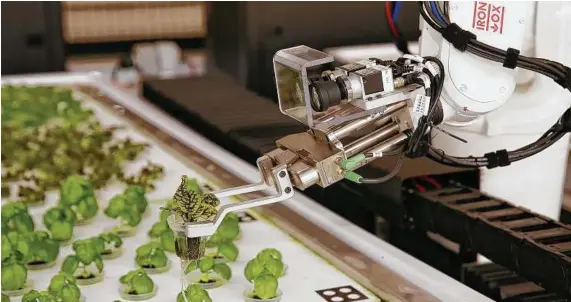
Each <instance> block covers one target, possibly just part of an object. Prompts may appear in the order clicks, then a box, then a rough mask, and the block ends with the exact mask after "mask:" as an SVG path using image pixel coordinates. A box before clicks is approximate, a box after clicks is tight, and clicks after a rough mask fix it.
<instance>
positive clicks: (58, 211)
mask: <svg viewBox="0 0 571 302" xmlns="http://www.w3.org/2000/svg"><path fill="white" fill-rule="evenodd" d="M75 220H76V216H75V213H74V212H73V211H72V210H71V209H70V208H68V207H65V206H62V205H58V206H55V207H53V208H51V209H49V210H48V211H47V212H46V213H45V214H44V225H45V226H46V227H47V228H48V230H49V231H50V233H51V234H52V238H53V239H54V240H56V241H67V240H70V239H71V237H73V226H74V225H75Z"/></svg>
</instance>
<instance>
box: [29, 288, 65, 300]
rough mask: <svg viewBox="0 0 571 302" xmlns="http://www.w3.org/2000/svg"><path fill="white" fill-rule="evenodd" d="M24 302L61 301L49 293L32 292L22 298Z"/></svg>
mask: <svg viewBox="0 0 571 302" xmlns="http://www.w3.org/2000/svg"><path fill="white" fill-rule="evenodd" d="M22 302H59V300H58V299H57V298H56V297H55V296H54V295H53V294H52V293H50V292H48V291H43V292H39V291H37V290H31V291H29V292H27V293H25V294H24V296H22Z"/></svg>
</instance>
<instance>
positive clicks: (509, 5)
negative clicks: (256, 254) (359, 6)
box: [171, 1, 571, 238]
mask: <svg viewBox="0 0 571 302" xmlns="http://www.w3.org/2000/svg"><path fill="white" fill-rule="evenodd" d="M419 7H420V11H421V15H422V22H421V27H422V36H421V53H422V56H421V55H404V56H402V57H401V58H399V59H397V60H395V61H393V60H383V59H378V58H372V59H366V60H360V61H357V62H354V63H350V64H346V65H342V66H335V65H334V59H333V57H332V56H330V55H328V54H326V53H324V52H321V51H318V50H315V49H311V48H309V47H307V46H296V47H292V48H288V49H283V50H280V51H278V52H277V53H276V55H275V56H274V72H275V77H276V86H277V91H278V99H279V107H280V110H281V112H282V113H283V114H285V115H287V116H289V117H291V118H293V119H295V120H297V121H299V122H301V123H304V124H305V125H307V126H308V128H309V130H308V131H307V132H304V133H296V134H292V135H288V136H286V137H283V138H281V139H279V140H277V141H276V145H277V148H276V149H274V150H272V151H271V152H268V153H267V154H265V155H263V156H262V157H261V158H259V159H258V167H259V169H260V174H261V179H262V181H261V182H260V183H259V184H255V185H249V186H245V187H239V188H233V189H228V190H222V191H219V192H215V194H216V195H217V196H218V197H224V196H230V195H238V194H244V193H247V192H252V191H262V190H267V189H270V190H272V191H273V194H272V195H269V196H268V197H264V198H261V199H256V200H248V201H243V202H240V203H235V204H230V205H226V206H224V207H222V208H221V210H220V212H219V214H218V216H217V217H216V219H215V220H213V221H206V222H201V223H196V224H188V225H176V224H174V223H171V228H173V230H175V231H177V232H181V233H184V234H185V235H186V236H187V237H189V238H194V237H202V236H208V235H211V234H213V233H214V231H215V230H216V228H217V226H218V225H219V224H220V222H221V221H222V219H223V218H224V216H225V215H226V214H227V213H228V212H231V211H239V210H244V209H246V208H250V207H255V206H261V205H266V204H270V203H274V202H279V201H283V200H285V199H288V198H290V197H291V196H292V195H293V192H294V191H293V187H296V188H298V189H300V190H304V189H306V188H308V187H310V186H313V185H316V184H317V185H319V186H321V187H324V188H325V187H328V186H330V185H332V184H334V183H336V182H338V181H340V180H342V179H348V180H350V181H353V182H357V183H364V184H367V183H381V182H384V181H386V180H388V179H389V178H391V177H392V176H394V175H395V174H396V172H397V171H398V169H399V168H400V164H401V163H402V160H403V158H404V157H405V156H406V157H410V158H414V157H421V156H427V157H429V158H431V159H433V160H435V161H437V162H440V163H442V164H446V165H451V166H456V167H473V168H478V167H487V168H494V167H499V166H506V165H509V164H510V163H511V162H514V161H519V160H522V159H524V158H527V157H530V156H532V155H534V154H536V153H538V152H541V151H542V150H544V149H546V148H547V147H549V146H550V145H552V144H553V143H555V142H556V141H557V140H559V139H560V138H561V137H563V136H564V135H565V134H566V133H567V132H569V129H570V128H571V113H570V110H567V111H565V113H564V114H563V115H562V116H561V118H560V119H559V120H558V121H557V122H556V123H555V124H554V125H553V126H552V127H551V128H549V129H548V130H547V131H546V132H545V134H544V135H543V136H541V137H540V138H539V139H538V140H537V141H535V142H533V143H531V144H529V145H527V146H524V147H522V148H519V149H517V150H513V151H506V150H499V151H492V152H489V153H486V154H485V155H484V156H480V157H477V156H476V157H475V156H468V157H456V156H452V155H448V154H446V153H444V152H443V151H441V150H439V149H438V148H437V147H435V146H434V145H433V144H432V141H431V137H430V132H431V131H432V130H434V131H441V132H443V133H445V134H447V135H450V136H452V137H454V138H455V139H457V140H458V144H462V143H465V141H464V140H463V139H462V138H459V137H457V136H454V135H453V134H450V133H448V132H447V131H445V130H444V129H441V128H440V127H439V125H441V124H443V123H445V124H450V125H456V126H467V125H470V124H471V123H473V122H475V121H476V120H477V119H478V118H479V117H481V116H484V115H486V114H487V113H489V112H492V111H494V110H496V109H498V108H500V107H501V106H502V105H503V104H504V103H505V102H506V101H507V100H508V99H509V98H510V96H511V95H512V92H513V91H514V89H515V87H516V79H515V76H516V73H515V70H514V68H516V67H518V68H521V69H526V70H530V71H534V72H537V73H540V74H542V75H544V76H547V77H550V78H552V79H553V80H554V81H555V82H556V83H557V84H559V85H560V86H562V87H563V88H564V89H567V90H570V91H571V69H570V68H569V67H566V66H564V65H562V64H560V63H557V62H553V61H549V60H545V59H538V58H530V57H525V56H523V55H520V54H519V51H518V50H517V49H520V48H521V47H522V45H523V43H524V34H525V27H524V24H525V22H527V21H530V22H531V20H526V18H529V16H530V15H532V14H529V12H528V9H532V7H531V6H530V5H529V4H527V3H521V2H511V1H509V2H508V1H506V2H494V3H484V2H450V3H445V4H444V6H442V5H440V4H437V3H430V2H419ZM465 29H469V30H470V31H467V30H465ZM476 34H477V36H476ZM553 86H554V89H555V87H556V85H553ZM386 156H398V157H399V161H398V163H397V166H396V167H395V169H394V170H393V171H392V172H391V173H389V174H388V175H386V176H383V177H379V178H372V179H369V178H363V177H361V176H360V175H359V174H358V173H357V172H356V170H357V169H358V168H360V167H362V166H364V165H367V164H369V163H370V162H372V161H374V160H377V159H382V158H383V157H386Z"/></svg>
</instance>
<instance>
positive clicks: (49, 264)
mask: <svg viewBox="0 0 571 302" xmlns="http://www.w3.org/2000/svg"><path fill="white" fill-rule="evenodd" d="M55 264H56V259H54V260H53V261H50V262H46V263H38V264H26V268H27V269H28V270H30V271H39V270H42V269H46V268H50V267H52V266H54V265H55Z"/></svg>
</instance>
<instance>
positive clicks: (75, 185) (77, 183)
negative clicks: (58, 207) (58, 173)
mask: <svg viewBox="0 0 571 302" xmlns="http://www.w3.org/2000/svg"><path fill="white" fill-rule="evenodd" d="M60 203H61V204H62V205H64V206H67V207H69V208H70V209H71V210H73V212H74V213H75V215H76V217H77V220H78V221H82V220H85V219H89V218H92V217H94V216H95V215H97V211H98V210H99V205H98V204H97V199H96V198H95V192H94V190H93V185H92V184H91V183H90V182H89V180H87V179H86V178H84V177H81V176H79V175H72V176H70V177H68V178H67V179H66V180H65V181H64V183H63V184H62V186H61V189H60Z"/></svg>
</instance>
